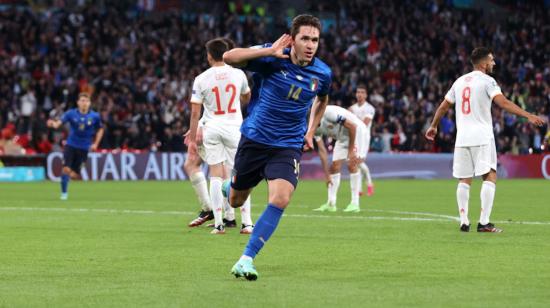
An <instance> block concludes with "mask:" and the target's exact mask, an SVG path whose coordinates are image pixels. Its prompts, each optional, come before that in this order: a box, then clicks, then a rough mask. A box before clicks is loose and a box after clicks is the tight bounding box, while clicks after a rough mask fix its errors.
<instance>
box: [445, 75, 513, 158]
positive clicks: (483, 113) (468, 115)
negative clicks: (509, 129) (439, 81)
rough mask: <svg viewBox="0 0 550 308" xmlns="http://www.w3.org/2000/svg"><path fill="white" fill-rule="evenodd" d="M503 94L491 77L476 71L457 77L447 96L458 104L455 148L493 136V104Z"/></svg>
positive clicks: (456, 109) (488, 139)
mask: <svg viewBox="0 0 550 308" xmlns="http://www.w3.org/2000/svg"><path fill="white" fill-rule="evenodd" d="M498 94H502V91H501V90H500V87H499V86H498V84H497V82H496V81H495V79H494V78H492V77H491V76H489V75H487V74H484V73H482V72H480V71H473V72H470V73H468V74H466V75H463V76H461V77H460V78H458V79H457V80H456V81H455V82H454V83H453V86H452V87H451V89H450V90H449V92H448V93H447V95H445V99H446V100H447V101H448V102H450V103H452V104H454V105H455V111H456V128H457V133H456V142H455V146H456V147H469V146H479V145H485V144H489V142H490V141H491V139H493V138H494V135H493V119H492V117H491V103H492V101H493V98H494V97H495V96H497V95H498Z"/></svg>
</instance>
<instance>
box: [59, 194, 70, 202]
mask: <svg viewBox="0 0 550 308" xmlns="http://www.w3.org/2000/svg"><path fill="white" fill-rule="evenodd" d="M59 199H61V200H63V201H65V200H67V199H69V194H68V193H61V197H60V198H59Z"/></svg>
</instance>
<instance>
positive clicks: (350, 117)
mask: <svg viewBox="0 0 550 308" xmlns="http://www.w3.org/2000/svg"><path fill="white" fill-rule="evenodd" d="M323 135H324V136H327V137H332V138H334V139H336V143H335V145H334V152H333V154H332V164H331V166H330V171H329V168H328V163H327V156H328V155H327V150H326V148H325V144H324V141H323V139H322V136H323ZM366 140H367V126H366V125H365V123H363V121H361V120H360V119H359V118H358V117H357V116H355V115H354V114H353V113H351V112H350V111H348V110H346V109H344V108H342V107H339V106H334V105H330V106H327V107H326V109H325V113H324V114H323V117H322V118H321V123H320V125H319V128H317V130H316V131H315V141H316V142H317V146H318V148H319V157H320V159H321V163H322V165H323V169H324V171H325V175H326V182H327V188H328V201H327V203H325V204H323V205H321V207H319V208H317V209H314V211H319V212H324V211H328V212H336V209H337V208H336V196H337V194H338V188H339V187H340V169H341V168H342V162H343V161H344V160H347V163H348V169H349V173H350V176H349V177H350V186H351V202H350V204H349V205H348V206H347V207H346V208H345V209H344V212H354V213H356V212H359V211H360V208H359V191H360V190H361V174H360V173H359V171H358V165H359V163H360V162H361V161H363V160H364V159H365V157H366V156H367V151H368V146H367V144H366V143H365V142H366Z"/></svg>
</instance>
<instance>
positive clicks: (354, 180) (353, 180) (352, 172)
mask: <svg viewBox="0 0 550 308" xmlns="http://www.w3.org/2000/svg"><path fill="white" fill-rule="evenodd" d="M347 164H348V170H349V183H350V188H351V202H350V203H349V204H348V206H347V207H346V208H345V209H344V212H353V213H357V212H359V211H360V209H359V190H360V189H361V173H359V168H358V164H357V163H356V162H353V161H349V160H348V162H347Z"/></svg>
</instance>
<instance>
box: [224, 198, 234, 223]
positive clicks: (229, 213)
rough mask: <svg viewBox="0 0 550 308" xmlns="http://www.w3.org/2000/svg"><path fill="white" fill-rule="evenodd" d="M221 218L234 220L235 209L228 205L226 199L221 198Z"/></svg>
mask: <svg viewBox="0 0 550 308" xmlns="http://www.w3.org/2000/svg"><path fill="white" fill-rule="evenodd" d="M222 196H223V193H222ZM223 217H224V218H225V219H227V220H235V209H234V208H233V207H232V206H231V205H230V204H229V201H227V198H223Z"/></svg>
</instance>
